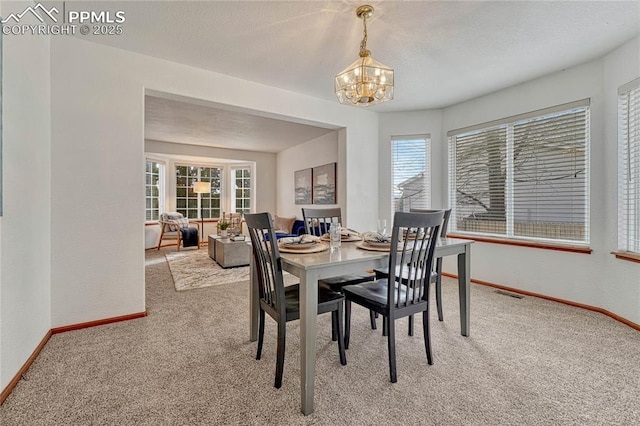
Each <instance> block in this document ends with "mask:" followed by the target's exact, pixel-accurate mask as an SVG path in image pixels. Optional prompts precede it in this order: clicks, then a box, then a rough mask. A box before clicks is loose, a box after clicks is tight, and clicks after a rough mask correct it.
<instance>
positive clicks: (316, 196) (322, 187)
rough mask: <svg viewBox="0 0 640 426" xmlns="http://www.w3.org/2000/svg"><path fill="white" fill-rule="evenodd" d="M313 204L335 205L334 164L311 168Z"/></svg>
mask: <svg viewBox="0 0 640 426" xmlns="http://www.w3.org/2000/svg"><path fill="white" fill-rule="evenodd" d="M313 204H336V163H329V164H325V165H324V166H318V167H314V168H313Z"/></svg>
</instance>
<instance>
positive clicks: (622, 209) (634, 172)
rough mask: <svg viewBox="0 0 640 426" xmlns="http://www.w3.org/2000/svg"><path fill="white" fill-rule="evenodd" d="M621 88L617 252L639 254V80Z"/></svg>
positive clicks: (619, 98) (619, 106) (619, 101)
mask: <svg viewBox="0 0 640 426" xmlns="http://www.w3.org/2000/svg"><path fill="white" fill-rule="evenodd" d="M632 83H634V82H632ZM625 86H626V87H625V88H624V89H625V90H623V91H622V92H621V93H620V94H619V97H618V171H619V176H618V249H619V250H622V251H630V252H634V253H640V79H638V80H636V81H635V84H630V85H625ZM629 86H630V87H629Z"/></svg>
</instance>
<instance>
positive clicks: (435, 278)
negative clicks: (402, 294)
mask: <svg viewBox="0 0 640 426" xmlns="http://www.w3.org/2000/svg"><path fill="white" fill-rule="evenodd" d="M439 211H443V212H444V216H443V218H442V226H441V227H440V237H442V238H444V237H446V236H447V229H448V227H449V218H450V217H451V209H447V210H432V209H411V210H409V212H410V213H435V212H439ZM374 273H375V274H376V279H380V278H385V277H386V276H387V275H388V273H389V271H388V270H387V269H375V270H374ZM431 282H433V283H435V284H436V307H437V310H438V320H439V321H444V315H443V310H442V258H441V257H439V258H437V259H436V271H435V273H434V274H431ZM408 327H409V330H408V334H409V336H413V316H410V317H409V326H408ZM382 330H383V335H386V331H385V330H386V329H385V324H384V319H383V326H382Z"/></svg>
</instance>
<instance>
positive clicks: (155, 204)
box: [145, 160, 164, 220]
mask: <svg viewBox="0 0 640 426" xmlns="http://www.w3.org/2000/svg"><path fill="white" fill-rule="evenodd" d="M145 203H146V207H145V220H158V219H159V217H160V211H164V163H159V162H156V161H152V160H147V161H146V164H145Z"/></svg>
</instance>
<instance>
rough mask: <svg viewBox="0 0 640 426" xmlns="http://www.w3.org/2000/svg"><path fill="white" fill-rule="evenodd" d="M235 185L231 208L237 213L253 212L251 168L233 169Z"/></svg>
mask: <svg viewBox="0 0 640 426" xmlns="http://www.w3.org/2000/svg"><path fill="white" fill-rule="evenodd" d="M231 173H232V174H233V179H234V187H233V190H232V196H231V209H232V211H233V212H235V213H250V212H251V169H249V168H241V169H232V171H231Z"/></svg>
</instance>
